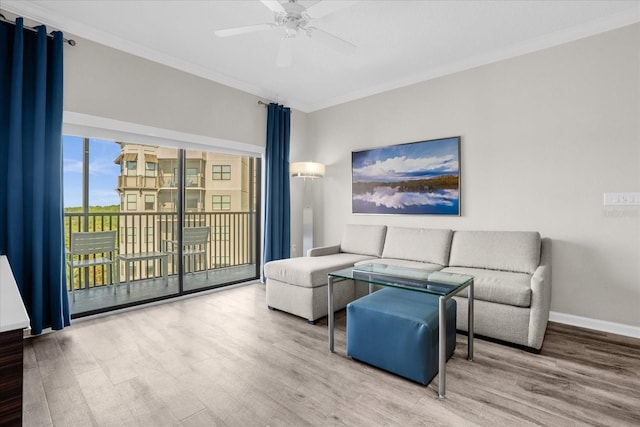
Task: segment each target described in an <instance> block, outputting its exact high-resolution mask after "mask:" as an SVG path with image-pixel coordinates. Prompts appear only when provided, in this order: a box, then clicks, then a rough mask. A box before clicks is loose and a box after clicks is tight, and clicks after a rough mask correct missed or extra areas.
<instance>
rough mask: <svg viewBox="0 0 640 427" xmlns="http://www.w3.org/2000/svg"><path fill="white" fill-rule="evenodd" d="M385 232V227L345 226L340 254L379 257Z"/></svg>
mask: <svg viewBox="0 0 640 427" xmlns="http://www.w3.org/2000/svg"><path fill="white" fill-rule="evenodd" d="M386 232H387V226H386V225H356V224H347V225H346V226H345V228H344V232H343V233H342V241H341V242H340V252H348V253H352V254H360V255H369V256H376V257H379V256H380V255H382V246H383V245H384V236H385V233H386Z"/></svg>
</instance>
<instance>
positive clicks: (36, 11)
mask: <svg viewBox="0 0 640 427" xmlns="http://www.w3.org/2000/svg"><path fill="white" fill-rule="evenodd" d="M2 7H3V9H5V10H7V11H9V12H12V13H15V14H18V15H22V16H24V17H25V18H29V19H33V20H36V21H38V22H42V23H43V24H45V25H48V26H53V27H55V28H57V29H61V30H62V31H64V32H69V33H71V34H74V35H76V36H77V37H81V38H84V39H87V40H90V41H92V42H95V43H99V44H103V45H106V46H109V47H112V48H114V49H118V50H121V51H124V52H127V53H130V54H132V55H135V56H139V57H141V58H144V59H148V60H150V61H153V62H157V63H159V64H162V65H166V66H168V67H171V68H175V69H178V70H181V71H184V72H186V73H189V74H193V75H195V76H198V77H202V78H204V79H207V80H211V81H214V82H216V83H219V84H222V85H225V86H228V87H231V88H234V89H237V90H240V91H243V92H247V93H250V94H253V95H256V96H258V97H261V98H266V99H277V100H278V102H280V103H282V104H285V105H288V106H289V107H291V108H294V109H296V110H299V111H302V112H304V113H311V112H314V111H317V110H321V109H324V108H329V107H333V106H336V105H339V104H344V103H346V102H350V101H355V100H358V99H362V98H366V97H368V96H372V95H377V94H380V93H383V92H388V91H390V90H394V89H398V88H401V87H405V86H409V85H412V84H416V83H420V82H423V81H427V80H431V79H434V78H438V77H442V76H445V75H449V74H454V73H457V72H460V71H465V70H468V69H472V68H476V67H479V66H482V65H487V64H491V63H495V62H499V61H502V60H505V59H509V58H513V57H517V56H521V55H525V54H528V53H532V52H536V51H539V50H543V49H547V48H550V47H554V46H558V45H561V44H564V43H569V42H572V41H575V40H578V39H581V38H585V37H589V36H592V35H595V34H599V33H603V32H606V31H611V30H614V29H617V28H622V27H624V26H627V25H631V24H634V23H637V22H639V21H640V2H637V7H635V8H633V9H629V10H628V11H627V12H623V13H619V14H616V15H611V16H608V17H605V18H601V19H598V20H594V21H591V22H589V23H587V24H585V25H581V26H578V27H572V28H568V29H566V30H562V31H557V32H555V33H553V34H549V35H546V36H543V37H539V38H536V39H534V40H529V41H527V42H525V43H520V44H517V45H513V46H510V47H508V48H506V49H499V50H495V51H493V52H490V53H488V54H486V55H479V56H476V57H472V58H468V59H465V60H462V61H458V62H455V63H452V64H449V65H446V66H444V67H440V68H438V69H435V70H428V71H426V72H422V73H416V74H414V75H412V76H409V77H406V78H402V79H399V80H395V81H390V82H386V83H384V84H381V85H376V86H371V87H368V88H365V89H361V90H357V91H352V92H348V93H344V94H342V95H340V96H338V97H334V98H330V99H326V100H324V101H320V102H307V101H305V100H302V99H295V98H290V99H287V98H286V97H282V95H281V94H278V93H275V92H274V91H273V90H271V89H268V88H261V87H257V86H255V85H252V84H249V83H246V82H243V81H240V80H237V79H235V78H233V77H231V76H228V75H225V74H222V73H218V72H215V71H212V70H209V69H206V68H204V67H201V66H199V65H196V64H193V63H191V62H188V61H183V60H181V59H178V58H175V57H172V56H170V55H166V54H164V53H162V52H158V51H156V50H153V49H148V48H146V47H144V46H141V45H138V44H136V43H132V42H130V41H128V40H124V39H121V38H119V37H115V36H113V35H110V34H107V33H105V32H103V31H100V30H97V29H95V28H93V27H90V26H88V25H84V24H82V23H80V22H77V21H75V20H73V19H69V18H67V17H65V16H61V15H59V14H55V13H52V12H51V11H49V10H47V9H46V8H43V7H41V6H39V5H37V4H34V3H31V2H23V1H17V0H5V1H3V3H2Z"/></svg>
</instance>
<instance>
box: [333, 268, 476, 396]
mask: <svg viewBox="0 0 640 427" xmlns="http://www.w3.org/2000/svg"><path fill="white" fill-rule="evenodd" d="M327 279H328V281H327V284H328V291H329V306H328V307H329V313H328V317H329V351H331V352H332V353H333V352H334V349H333V341H334V340H333V332H334V309H333V307H334V304H333V284H334V282H335V281H341V280H354V281H358V282H364V283H368V284H369V293H371V292H373V287H374V285H379V286H386V287H392V288H398V289H404V290H407V291H409V292H423V293H428V294H432V295H436V296H438V298H439V305H438V396H439V397H440V398H441V399H444V394H445V381H446V372H445V363H446V361H447V356H446V347H447V346H446V337H447V322H446V318H447V305H446V303H447V300H449V299H451V297H453V296H454V295H456V294H458V293H460V292H461V291H462V290H463V289H466V288H469V292H468V298H467V299H468V302H469V304H468V310H469V312H468V325H467V330H468V335H467V359H468V360H473V276H468V275H465V274H457V273H445V272H442V271H427V270H420V269H416V268H407V267H398V266H395V265H387V264H374V263H372V264H363V265H358V266H355V267H349V268H345V269H342V270H338V271H334V272H331V273H329V274H328V278H327Z"/></svg>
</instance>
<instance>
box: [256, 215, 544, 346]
mask: <svg viewBox="0 0 640 427" xmlns="http://www.w3.org/2000/svg"><path fill="white" fill-rule="evenodd" d="M363 263H382V264H391V265H398V266H405V267H411V268H422V269H426V270H432V271H435V270H442V271H446V272H455V273H464V274H469V275H472V276H474V278H475V279H474V286H475V288H474V296H475V300H474V302H475V305H474V312H475V315H474V323H475V328H474V329H475V333H476V334H477V335H480V336H484V337H489V338H493V339H497V340H500V341H505V342H508V343H512V344H516V345H519V346H523V347H526V348H529V349H533V350H539V349H540V348H541V347H542V342H543V339H544V334H545V331H546V326H547V321H548V319H549V308H550V303H551V241H550V240H549V239H546V238H545V239H542V238H541V237H540V234H539V233H537V232H512V231H461V230H460V231H453V230H446V229H426V228H407V227H386V226H377V225H347V226H346V227H345V230H344V233H343V236H342V240H341V243H340V245H336V246H328V247H322V248H314V249H311V250H309V253H308V254H307V256H306V257H302V258H290V259H286V260H278V261H272V262H269V263H267V264H266V265H265V276H266V278H267V281H266V292H267V305H268V306H269V307H270V308H272V309H278V310H282V311H286V312H288V313H292V314H295V315H297V316H300V317H304V318H306V319H307V320H308V321H310V322H314V321H315V320H317V319H318V318H321V317H324V316H326V315H327V273H329V272H331V271H335V270H339V269H341V268H345V267H350V266H353V265H356V264H363ZM367 290H368V287H367V286H364V285H362V284H355V283H354V282H351V281H342V282H338V283H337V284H336V285H335V291H334V293H335V299H334V301H335V307H336V310H340V309H342V308H344V307H346V305H347V304H348V303H349V302H351V301H353V300H354V299H355V298H357V297H359V296H362V295H364V294H365V293H366V292H367ZM462 295H463V296H461V297H454V298H455V299H456V301H457V303H458V310H457V313H458V314H457V316H458V317H457V328H458V329H459V330H463V331H466V325H467V318H466V316H467V308H466V307H467V299H466V293H464V294H462Z"/></svg>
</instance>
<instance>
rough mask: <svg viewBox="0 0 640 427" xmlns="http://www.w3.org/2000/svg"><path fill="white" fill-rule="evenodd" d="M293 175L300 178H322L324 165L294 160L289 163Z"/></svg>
mask: <svg viewBox="0 0 640 427" xmlns="http://www.w3.org/2000/svg"><path fill="white" fill-rule="evenodd" d="M289 172H290V173H291V176H297V177H300V178H322V177H323V176H324V165H323V164H322V163H315V162H294V163H291V164H290V165H289Z"/></svg>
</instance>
